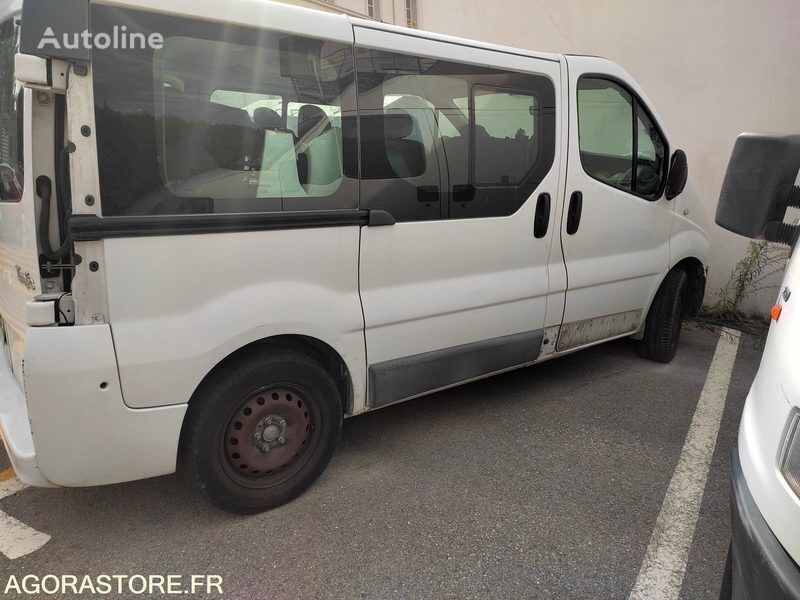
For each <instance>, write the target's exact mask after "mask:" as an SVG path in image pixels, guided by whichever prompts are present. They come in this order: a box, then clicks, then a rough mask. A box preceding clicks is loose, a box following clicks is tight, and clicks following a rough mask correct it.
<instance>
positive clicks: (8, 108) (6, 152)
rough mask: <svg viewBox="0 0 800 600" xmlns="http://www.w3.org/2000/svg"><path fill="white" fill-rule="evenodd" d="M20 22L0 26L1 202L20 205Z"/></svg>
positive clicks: (22, 96) (22, 177) (22, 171)
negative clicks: (17, 65) (17, 66)
mask: <svg viewBox="0 0 800 600" xmlns="http://www.w3.org/2000/svg"><path fill="white" fill-rule="evenodd" d="M18 40H19V22H18V21H16V20H10V21H6V22H5V23H3V24H2V25H0V201H2V202H19V201H20V200H21V199H22V187H23V181H24V163H23V144H22V139H23V137H22V136H23V125H22V123H23V99H24V95H23V91H22V87H21V86H20V85H19V84H17V82H16V81H15V79H14V55H15V54H16V52H17V46H18Z"/></svg>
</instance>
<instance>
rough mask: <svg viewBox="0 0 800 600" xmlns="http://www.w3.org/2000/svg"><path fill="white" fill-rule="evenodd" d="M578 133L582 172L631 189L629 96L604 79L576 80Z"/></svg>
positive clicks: (631, 135)
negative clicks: (583, 170)
mask: <svg viewBox="0 0 800 600" xmlns="http://www.w3.org/2000/svg"><path fill="white" fill-rule="evenodd" d="M578 135H579V137H580V151H581V162H582V163H583V168H584V169H585V170H586V172H587V173H588V174H589V175H591V176H592V177H594V178H595V179H599V180H600V181H602V182H603V183H607V184H608V185H610V186H613V187H615V188H619V189H621V190H625V191H627V192H630V191H632V190H633V183H632V182H633V161H632V157H633V99H632V98H631V95H630V94H629V93H628V92H627V91H625V90H624V89H622V88H621V87H620V86H618V85H617V84H615V83H613V82H611V81H607V80H605V79H592V78H588V77H585V78H582V79H580V81H579V82H578Z"/></svg>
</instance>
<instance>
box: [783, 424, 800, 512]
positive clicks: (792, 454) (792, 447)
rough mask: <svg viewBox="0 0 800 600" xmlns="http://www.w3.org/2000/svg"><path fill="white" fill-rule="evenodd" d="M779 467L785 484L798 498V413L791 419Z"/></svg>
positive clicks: (799, 466) (799, 431) (799, 494)
mask: <svg viewBox="0 0 800 600" xmlns="http://www.w3.org/2000/svg"><path fill="white" fill-rule="evenodd" d="M780 465H781V474H782V475H783V478H784V479H785V480H786V483H788V484H789V487H790V488H792V491H793V492H794V493H795V494H797V495H798V496H800V412H795V413H794V414H793V415H792V417H791V424H790V425H789V433H788V435H787V436H786V443H785V444H784V445H783V453H782V455H781V461H780Z"/></svg>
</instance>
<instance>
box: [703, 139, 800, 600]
mask: <svg viewBox="0 0 800 600" xmlns="http://www.w3.org/2000/svg"><path fill="white" fill-rule="evenodd" d="M797 208H800V135H794V136H775V135H758V134H742V135H741V136H739V139H738V140H737V141H736V146H735V147H734V150H733V156H732V157H731V162H730V165H729V166H728V173H727V175H726V177H725V183H724V185H723V189H722V194H721V196H720V203H719V206H718V208H717V223H718V224H719V225H721V226H722V227H725V228H726V229H729V230H730V231H733V232H735V233H738V234H740V235H744V236H745V237H749V238H753V239H761V240H769V241H772V242H778V243H782V244H787V245H788V246H790V247H791V248H792V249H793V250H794V249H795V248H796V246H797V242H798V235H800V226H798V225H797V224H796V223H795V224H790V223H784V221H785V220H786V215H787V209H797ZM790 219H791V215H790ZM798 302H800V260H798V258H797V256H796V255H794V254H793V257H792V258H791V259H790V260H789V264H788V266H787V270H786V275H785V279H784V281H783V284H782V285H781V288H780V292H779V296H778V301H777V303H776V304H775V306H774V307H773V309H772V324H771V326H770V331H769V336H768V338H767V343H766V346H765V348H764V355H763V356H762V358H761V366H760V367H759V370H758V374H757V375H756V378H755V381H754V382H753V386H752V388H751V389H750V394H749V395H748V396H747V401H746V403H745V407H744V413H743V414H742V422H741V426H740V427H739V441H738V448H735V449H734V451H733V456H732V459H731V522H732V531H733V535H732V538H733V541H732V566H733V597H734V598H736V599H740V598H753V599H757V598H775V599H780V598H800V568H798V564H800V371H798V368H797V367H798V353H799V352H800V345H799V344H800V312H798V308H797V303H798Z"/></svg>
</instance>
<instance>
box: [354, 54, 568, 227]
mask: <svg viewBox="0 0 800 600" xmlns="http://www.w3.org/2000/svg"><path fill="white" fill-rule="evenodd" d="M356 63H357V71H358V94H359V114H360V134H361V139H360V143H361V148H360V151H361V164H360V173H361V206H362V207H365V208H382V209H385V210H388V211H389V212H390V213H391V214H392V215H393V216H394V217H395V219H397V220H399V221H422V220H436V219H464V218H476V217H499V216H507V215H510V214H512V213H514V212H516V211H517V210H518V209H519V208H520V207H521V206H522V205H523V204H524V203H525V201H526V200H527V199H528V198H529V197H530V196H531V195H532V194H533V191H534V190H535V189H536V187H537V186H538V185H539V183H540V182H541V181H542V179H543V178H544V176H545V175H546V174H547V173H548V172H549V170H550V167H551V166H552V164H553V159H554V155H555V88H554V87H553V84H552V82H551V81H550V80H549V79H548V78H546V77H544V76H539V75H534V74H523V73H512V72H506V71H501V70H498V69H490V68H486V67H480V66H475V65H466V64H460V63H454V62H449V61H443V60H436V59H433V58H425V57H418V56H410V55H404V54H396V53H390V52H385V51H378V50H368V49H363V48H359V49H357V50H356Z"/></svg>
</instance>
